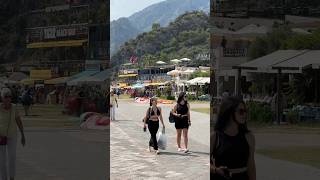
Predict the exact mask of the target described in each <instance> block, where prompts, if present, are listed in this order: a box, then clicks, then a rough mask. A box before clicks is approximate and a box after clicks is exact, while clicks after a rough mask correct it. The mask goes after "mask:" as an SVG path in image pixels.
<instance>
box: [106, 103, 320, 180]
mask: <svg viewBox="0 0 320 180" xmlns="http://www.w3.org/2000/svg"><path fill="white" fill-rule="evenodd" d="M170 107H172V106H170V105H164V106H163V109H164V120H165V123H166V127H167V129H166V130H167V136H168V140H169V144H168V147H169V148H168V150H167V151H165V152H163V153H162V155H159V156H156V155H154V154H150V153H149V152H146V150H145V149H146V148H147V141H148V138H149V133H144V132H143V131H142V122H141V119H142V116H143V114H144V113H145V111H146V109H147V105H146V104H136V103H132V102H128V101H120V104H119V109H117V120H116V121H114V122H112V123H111V124H112V125H111V179H119V180H120V179H209V164H208V163H209V144H210V140H209V127H210V126H209V116H208V115H206V114H203V113H197V112H192V113H191V117H192V120H193V121H192V122H193V123H192V127H191V128H190V138H191V140H190V141H191V142H190V149H191V150H192V151H196V152H198V153H196V152H194V153H193V154H191V155H192V156H191V155H183V154H180V153H176V149H175V130H174V127H173V125H172V124H169V123H168V120H167V118H168V115H169V114H168V112H169V110H170ZM255 136H256V141H257V148H258V149H259V148H268V147H282V146H287V145H294V144H297V143H298V144H299V143H302V145H314V144H312V141H313V140H315V139H317V138H318V135H298V134H296V135H292V134H290V135H286V134H282V135H281V136H280V134H268V133H257V134H256V135H255ZM305 139H307V140H305ZM317 144H318V143H317ZM255 157H256V167H257V179H258V180H289V179H290V180H301V179H306V180H318V179H319V177H320V170H319V169H317V168H314V167H311V166H307V165H301V164H296V163H291V162H288V161H282V160H276V159H271V158H269V157H265V156H262V155H259V154H256V156H255ZM185 164H187V165H185ZM188 165H190V166H188ZM191 166H192V167H193V168H192V167H191ZM189 167H191V168H190V169H189Z"/></svg>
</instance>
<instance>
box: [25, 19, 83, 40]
mask: <svg viewBox="0 0 320 180" xmlns="http://www.w3.org/2000/svg"><path fill="white" fill-rule="evenodd" d="M26 37H27V38H26V41H27V43H34V42H46V41H52V40H54V41H57V40H79V39H87V38H88V26H87V24H76V25H63V26H53V27H39V28H32V29H27V36H26Z"/></svg>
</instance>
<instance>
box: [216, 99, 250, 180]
mask: <svg viewBox="0 0 320 180" xmlns="http://www.w3.org/2000/svg"><path fill="white" fill-rule="evenodd" d="M246 115H247V110H246V106H245V103H244V102H243V101H242V100H241V99H239V98H236V97H227V98H226V99H225V100H223V102H222V104H221V106H220V109H219V113H218V116H217V122H216V124H215V128H214V132H212V133H211V146H210V147H211V150H210V157H211V158H210V174H211V179H214V180H226V179H229V180H256V166H255V160H254V151H255V138H254V135H253V134H252V133H251V132H250V131H249V130H248V128H247V124H246V121H247V120H246V118H247V116H246Z"/></svg>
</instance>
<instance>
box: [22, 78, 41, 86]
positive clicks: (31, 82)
mask: <svg viewBox="0 0 320 180" xmlns="http://www.w3.org/2000/svg"><path fill="white" fill-rule="evenodd" d="M36 81H43V79H31V78H28V79H23V80H21V81H20V84H23V85H34V83H35V82H36Z"/></svg>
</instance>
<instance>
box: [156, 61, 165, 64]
mask: <svg viewBox="0 0 320 180" xmlns="http://www.w3.org/2000/svg"><path fill="white" fill-rule="evenodd" d="M156 63H157V64H167V63H166V62H164V61H157V62H156Z"/></svg>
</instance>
